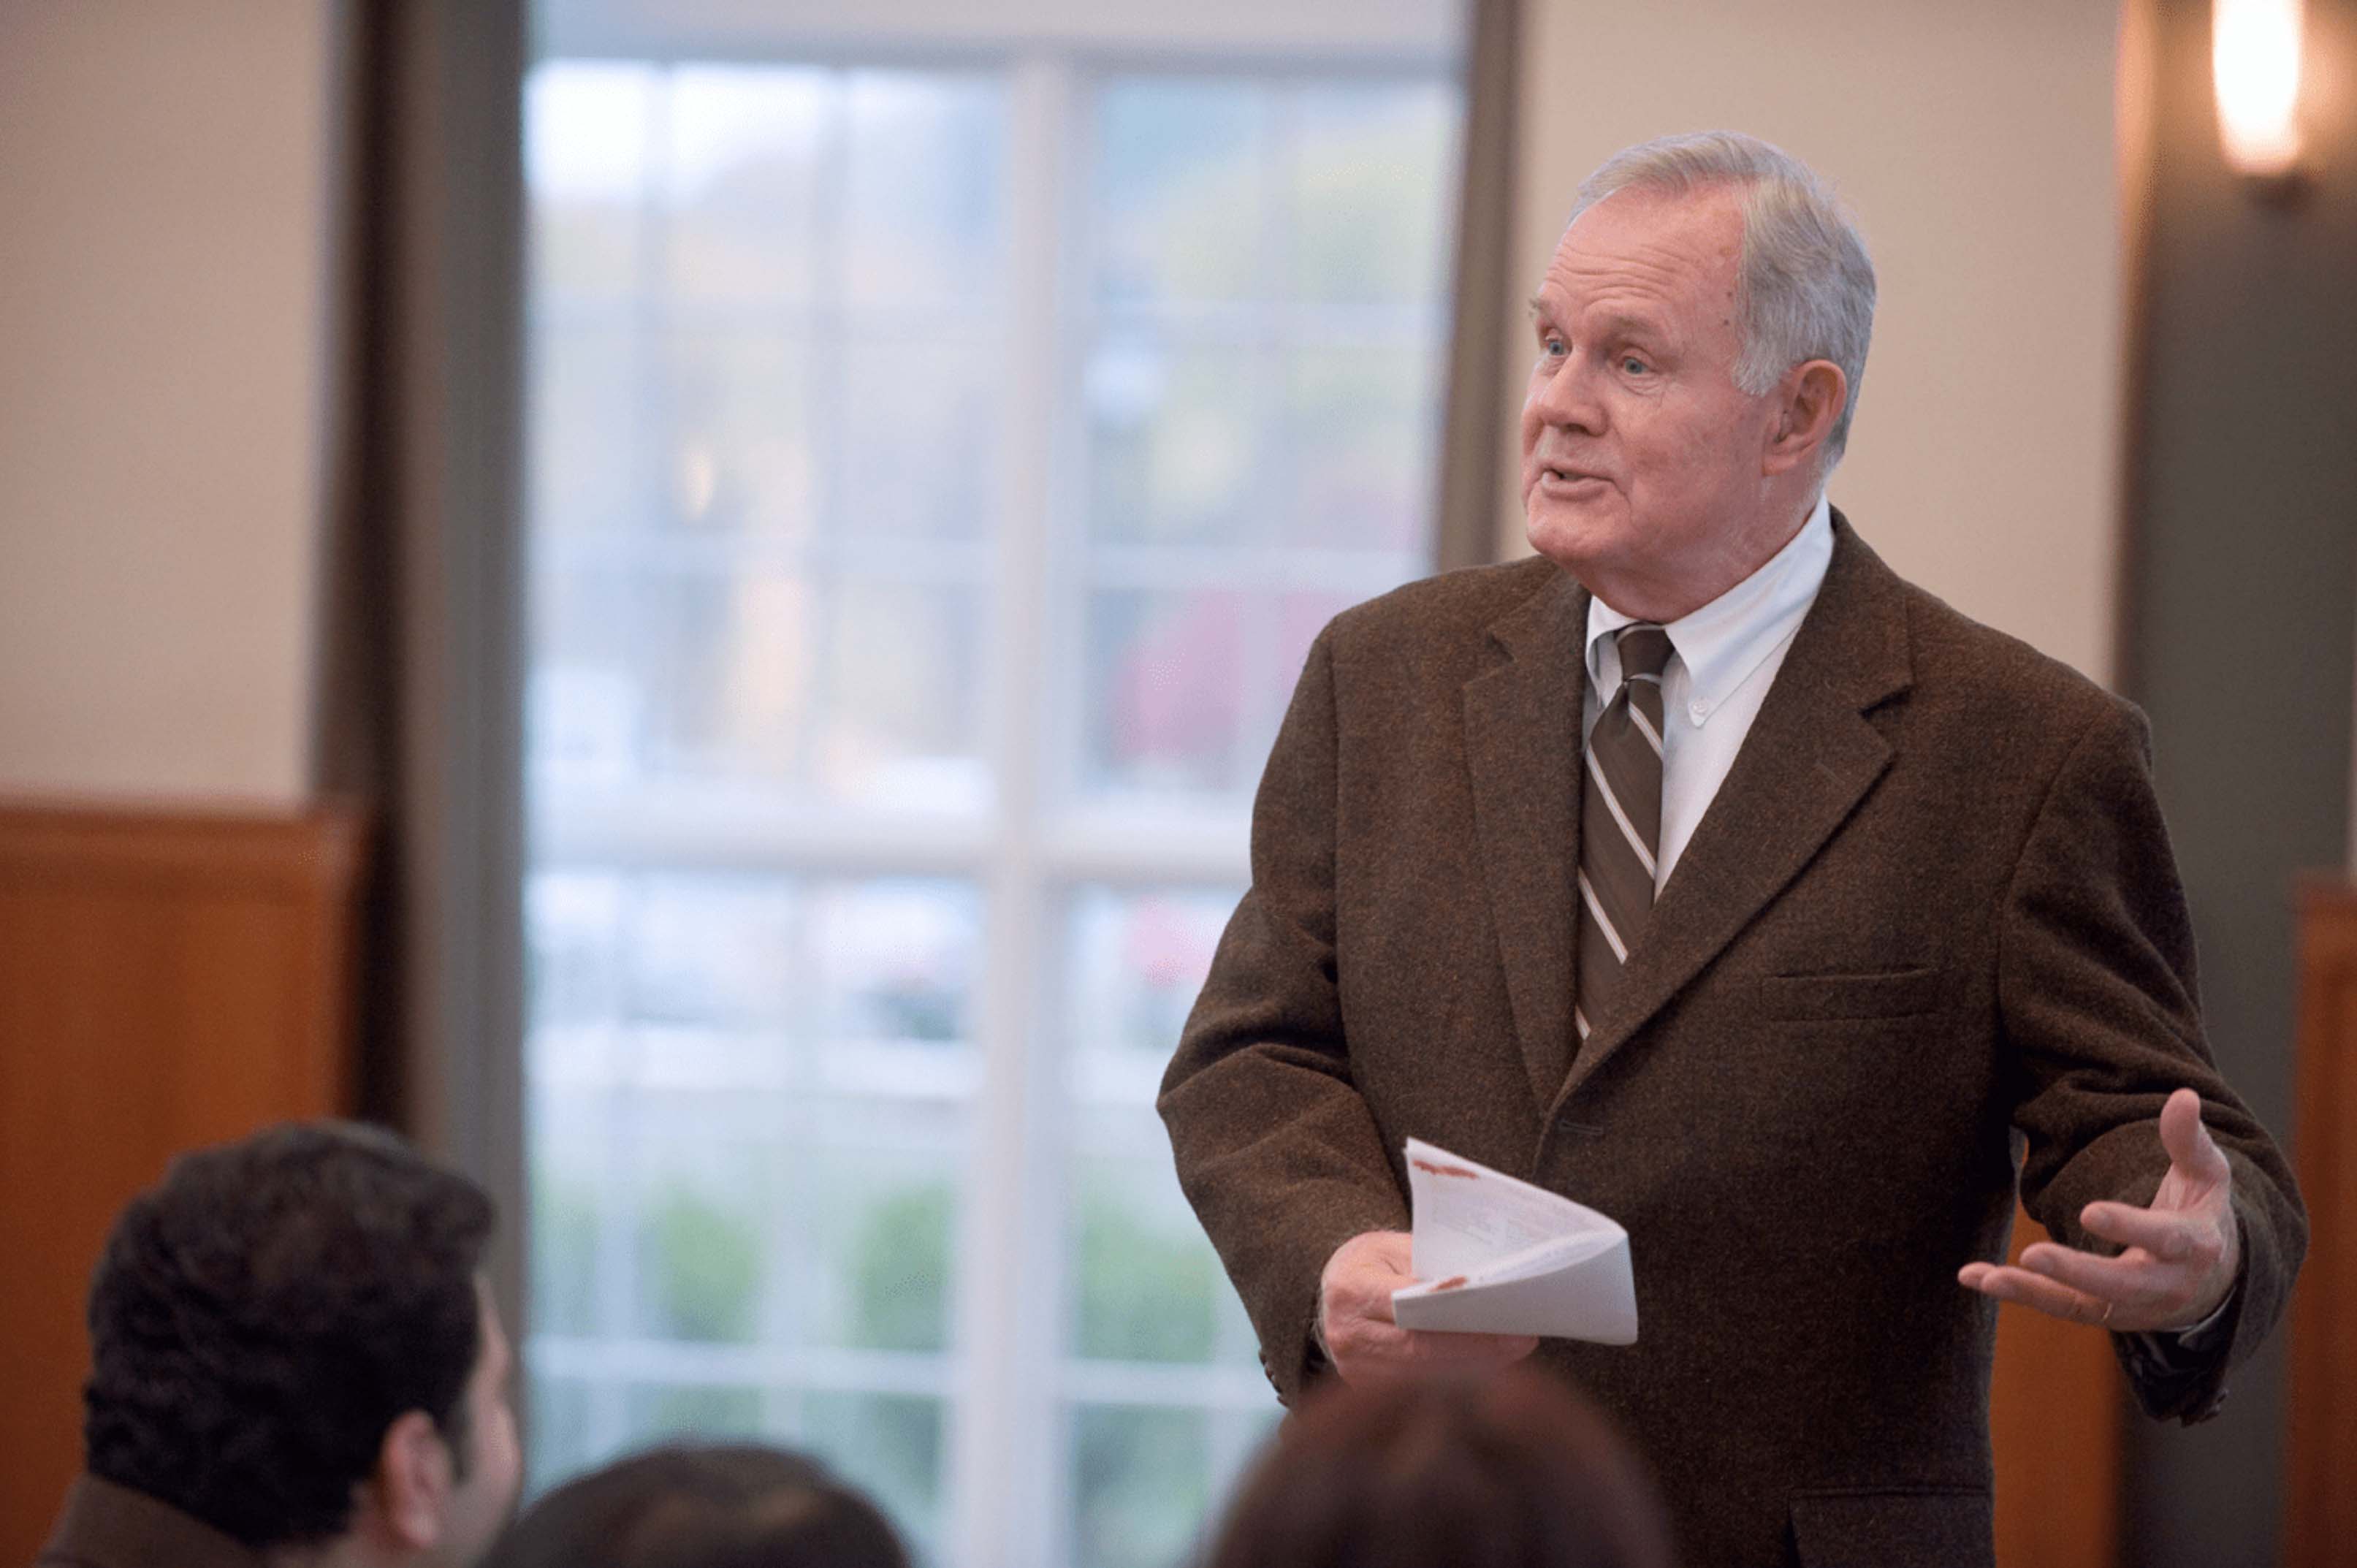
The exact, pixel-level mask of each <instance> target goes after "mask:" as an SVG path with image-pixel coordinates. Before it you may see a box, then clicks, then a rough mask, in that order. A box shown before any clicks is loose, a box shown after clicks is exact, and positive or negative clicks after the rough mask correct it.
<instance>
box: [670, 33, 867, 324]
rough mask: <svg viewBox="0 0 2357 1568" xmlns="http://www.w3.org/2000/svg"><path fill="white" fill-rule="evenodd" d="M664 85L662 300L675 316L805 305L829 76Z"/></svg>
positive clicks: (772, 75) (743, 76)
mask: <svg viewBox="0 0 2357 1568" xmlns="http://www.w3.org/2000/svg"><path fill="white" fill-rule="evenodd" d="M668 86H669V93H668V96H667V98H666V100H665V102H664V109H665V112H666V129H667V130H668V132H669V135H668V137H667V139H666V144H665V149H664V150H665V155H666V157H665V162H664V165H663V167H662V194H663V199H664V207H665V214H664V217H665V223H664V232H665V235H666V237H667V241H668V242H667V244H666V245H665V247H664V263H665V267H664V274H663V288H664V291H665V293H666V294H667V295H669V297H670V298H672V299H673V300H675V301H678V302H680V303H681V304H683V305H713V306H728V305H737V306H743V305H762V304H767V305H772V306H775V305H783V304H787V303H791V302H799V301H803V300H807V299H809V298H810V297H811V295H812V294H813V288H814V285H815V283H816V277H817V272H818V268H817V255H818V245H817V240H816V236H817V233H818V199H819V195H818V193H819V184H820V180H821V177H822V170H821V166H820V157H821V155H822V153H823V137H824V134H825V132H826V129H827V126H828V120H829V111H830V109H831V108H832V102H831V93H830V91H829V82H828V77H827V73H825V72H823V71H819V70H777V69H772V68H759V69H744V68H734V67H709V66H705V67H692V68H688V69H684V70H677V71H673V72H672V73H670V75H669V79H668Z"/></svg>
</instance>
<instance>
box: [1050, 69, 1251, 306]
mask: <svg viewBox="0 0 2357 1568" xmlns="http://www.w3.org/2000/svg"><path fill="white" fill-rule="evenodd" d="M1268 124H1269V103H1268V99H1267V95H1266V93H1265V91H1262V90H1260V89H1259V88H1257V87H1255V86H1254V84H1251V83H1247V82H1226V81H1192V80H1188V79H1185V78H1152V77H1141V78H1134V79H1130V80H1126V81H1114V82H1112V83H1110V84H1108V85H1107V86H1106V87H1105V89H1104V90H1103V92H1102V93H1101V94H1100V95H1099V97H1098V100H1097V109H1096V125H1095V133H1096V134H1095V145H1096V149H1097V166H1096V180H1095V188H1094V191H1093V193H1092V194H1093V198H1094V202H1093V209H1094V211H1095V213H1096V214H1097V219H1098V222H1099V223H1100V224H1101V225H1102V229H1101V234H1102V239H1101V242H1100V247H1099V250H1098V254H1097V294H1098V296H1099V297H1100V298H1102V299H1104V300H1106V301H1108V302H1115V301H1123V300H1131V299H1170V298H1177V299H1200V300H1221V299H1243V298H1249V297H1250V296H1251V295H1253V294H1254V292H1256V289H1257V285H1258V279H1259V274H1260V245H1259V243H1258V240H1259V235H1260V231H1261V227H1262V222H1261V220H1262V217H1263V213H1264V209H1265V206H1266V203H1267V181H1268V179H1269V174H1270V171H1269V168H1268V166H1267V163H1266V160H1265V151H1266V145H1267V140H1268Z"/></svg>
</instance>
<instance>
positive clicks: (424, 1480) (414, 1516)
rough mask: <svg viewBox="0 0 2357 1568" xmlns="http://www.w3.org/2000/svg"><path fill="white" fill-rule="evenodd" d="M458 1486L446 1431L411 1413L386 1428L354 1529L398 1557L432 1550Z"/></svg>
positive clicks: (424, 1416) (431, 1420)
mask: <svg viewBox="0 0 2357 1568" xmlns="http://www.w3.org/2000/svg"><path fill="white" fill-rule="evenodd" d="M455 1484H456V1483H455V1481H454V1478H453V1477H452V1475H451V1467H450V1445H449V1444H447V1443H446V1442H444V1441H443V1438H442V1431H441V1429H440V1428H439V1427H437V1426H436V1425H435V1424H434V1418H433V1417H432V1416H429V1415H427V1414H426V1413H425V1412H424V1411H422V1410H413V1411H410V1412H407V1413H406V1414H404V1415H403V1416H402V1417H400V1418H399V1419H398V1420H396V1421H395V1422H394V1423H393V1424H392V1425H391V1426H388V1427H386V1428H385V1429H384V1443H383V1445H382V1447H380V1448H379V1449H378V1450H377V1459H376V1474H375V1475H373V1476H371V1477H369V1480H368V1484H367V1485H366V1486H365V1487H362V1488H361V1493H362V1495H361V1509H360V1517H359V1518H356V1519H355V1520H353V1525H354V1528H355V1529H356V1530H360V1531H361V1532H363V1533H364V1534H367V1535H370V1536H372V1537H373V1538H374V1539H375V1540H376V1541H378V1542H379V1543H380V1544H382V1545H383V1546H385V1547H387V1548H390V1549H391V1550H392V1552H394V1553H396V1554H398V1555H404V1556H406V1555H409V1554H411V1553H414V1552H429V1551H432V1550H433V1549H434V1548H435V1547H436V1546H437V1545H439V1544H441V1541H442V1530H443V1525H444V1521H445V1520H447V1519H448V1518H449V1513H450V1493H451V1490H452V1487H454V1485H455Z"/></svg>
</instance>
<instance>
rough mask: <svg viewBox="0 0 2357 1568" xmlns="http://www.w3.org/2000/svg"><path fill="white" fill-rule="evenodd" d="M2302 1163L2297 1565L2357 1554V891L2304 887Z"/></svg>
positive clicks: (2296, 1331)
mask: <svg viewBox="0 0 2357 1568" xmlns="http://www.w3.org/2000/svg"><path fill="white" fill-rule="evenodd" d="M2299 928H2300V930H2299V992H2300V996H2299V1043H2298V1069H2297V1070H2298V1096H2299V1104H2298V1111H2297V1113H2296V1117H2295V1122H2294V1125H2293V1129H2292V1133H2293V1137H2292V1157H2293V1164H2294V1165H2296V1166H2297V1167H2298V1176H2299V1190H2300V1196H2301V1197H2304V1198H2306V1199H2307V1201H2308V1226H2309V1241H2308V1262H2306V1263H2305V1264H2304V1265H2302V1267H2301V1269H2300V1272H2299V1284H2298V1287H2297V1288H2296V1290H2295V1291H2294V1293H2293V1295H2292V1303H2291V1367H2290V1371H2289V1375H2288V1376H2287V1379H2286V1381H2287V1385H2288V1388H2287V1399H2288V1403H2289V1406H2290V1423H2291V1430H2290V1434H2289V1441H2288V1443H2287V1445H2286V1448H2285V1454H2284V1463H2285V1468H2286V1469H2287V1471H2288V1472H2289V1475H2290V1482H2291V1487H2290V1509H2291V1511H2290V1513H2289V1515H2288V1516H2287V1519H2286V1520H2285V1525H2284V1563H2285V1568H2326V1564H2328V1563H2347V1562H2350V1561H2351V1560H2352V1554H2357V888H2351V887H2347V886H2325V885H2318V886H2309V887H2307V888H2304V889H2302V891H2301V895H2300V908H2299Z"/></svg>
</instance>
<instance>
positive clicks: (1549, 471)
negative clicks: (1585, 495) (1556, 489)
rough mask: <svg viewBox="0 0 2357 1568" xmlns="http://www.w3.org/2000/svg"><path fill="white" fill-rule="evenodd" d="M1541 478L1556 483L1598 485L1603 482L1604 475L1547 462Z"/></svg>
mask: <svg viewBox="0 0 2357 1568" xmlns="http://www.w3.org/2000/svg"><path fill="white" fill-rule="evenodd" d="M1541 478H1544V479H1547V480H1548V481H1550V482H1552V483H1554V484H1558V485H1600V484H1602V483H1604V476H1603V475H1601V474H1591V473H1588V472H1587V470H1586V469H1583V468H1561V467H1555V466H1554V465H1553V464H1549V465H1548V466H1547V467H1546V468H1545V469H1544V470H1543V472H1542V474H1541Z"/></svg>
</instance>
